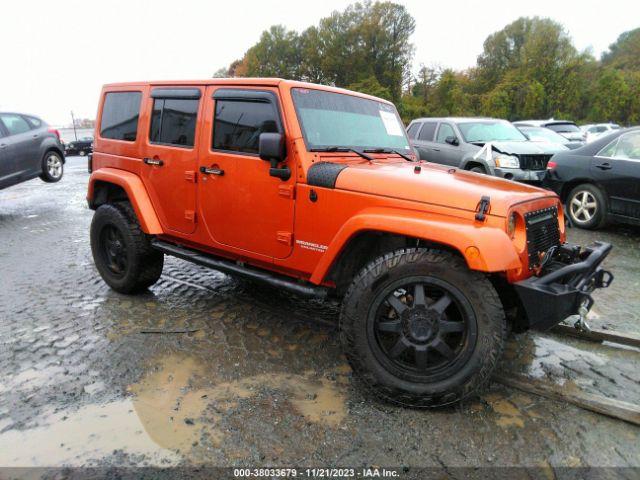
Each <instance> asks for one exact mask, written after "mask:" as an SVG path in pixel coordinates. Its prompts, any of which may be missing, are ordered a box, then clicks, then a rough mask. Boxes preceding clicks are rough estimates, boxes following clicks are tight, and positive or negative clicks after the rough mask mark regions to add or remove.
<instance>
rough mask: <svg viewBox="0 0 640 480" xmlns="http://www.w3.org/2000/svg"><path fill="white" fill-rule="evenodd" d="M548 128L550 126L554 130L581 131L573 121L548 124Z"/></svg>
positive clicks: (565, 131)
mask: <svg viewBox="0 0 640 480" xmlns="http://www.w3.org/2000/svg"><path fill="white" fill-rule="evenodd" d="M547 128H550V129H551V130H553V131H554V132H563V133H567V132H579V131H580V129H579V128H578V127H577V126H575V125H574V124H573V123H551V124H549V125H547Z"/></svg>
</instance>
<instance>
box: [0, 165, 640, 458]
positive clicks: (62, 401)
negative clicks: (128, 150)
mask: <svg viewBox="0 0 640 480" xmlns="http://www.w3.org/2000/svg"><path fill="white" fill-rule="evenodd" d="M87 178H88V175H87V173H86V165H85V163H84V161H82V160H80V159H79V158H71V159H70V160H69V163H68V165H67V171H66V175H65V177H64V179H63V180H62V181H61V182H60V183H58V184H54V185H46V184H44V183H42V182H40V181H39V180H34V181H31V182H28V183H25V184H22V185H19V186H16V187H13V188H10V189H6V190H4V191H1V192H0V466H60V465H70V466H80V465H84V466H86V465H94V466H132V465H135V466H140V465H150V466H154V465H156V466H170V465H217V466H232V465H250V466H267V465H278V466H286V465H297V466H301V465H305V466H309V465H316V466H327V465H351V466H360V465H371V464H373V465H385V466H400V467H401V466H408V465H409V466H436V467H441V468H444V469H445V470H446V469H447V468H450V467H455V466H474V467H476V466H487V465H492V466H495V465H500V466H503V465H508V466H513V465H524V466H539V467H550V466H551V467H560V466H640V428H639V427H637V426H633V425H631V424H628V423H625V422H623V421H619V420H615V419H611V418H608V417H604V416H601V415H598V414H595V413H590V412H587V411H584V410H581V409H579V408H577V407H573V406H570V405H568V404H564V403H561V402H555V401H550V400H546V399H544V398H541V397H537V396H535V395H531V394H527V393H523V392H520V391H517V390H512V389H508V388H506V387H503V386H501V385H498V384H493V385H492V386H491V387H490V388H489V389H488V390H487V391H486V392H484V393H483V394H482V396H480V397H478V398H474V399H471V400H469V401H466V402H465V403H463V404H462V405H458V406H456V407H453V408H449V409H444V410H436V411H420V410H409V409H403V408H397V407H392V406H389V405H385V404H382V403H379V402H377V401H375V400H373V399H372V398H371V397H370V396H368V395H367V394H366V393H365V392H363V391H362V390H361V389H360V388H359V387H358V385H357V383H356V382H355V381H354V379H353V377H352V373H351V370H350V368H349V366H348V365H347V364H346V362H345V359H344V357H343V356H342V354H341V352H340V348H339V345H338V341H337V335H336V332H337V328H336V325H337V305H333V304H323V303H319V302H313V301H305V300H300V299H299V298H295V297H291V296H288V295H284V294H281V293H279V292H277V291H275V290H273V289H271V288H266V287H257V286H254V285H252V284H250V283H246V282H243V281H238V280H235V279H232V278H230V277H228V276H226V275H224V274H221V273H217V272H214V271H210V270H206V269H204V268H201V267H198V266H194V265H191V264H187V263H185V262H183V261H180V260H177V259H173V258H168V259H167V261H166V263H165V269H164V273H163V276H162V278H161V280H160V282H158V284H157V285H155V286H154V287H153V288H151V290H150V291H149V292H148V293H146V294H143V295H140V296H135V297H128V296H123V295H120V294H117V293H115V292H113V291H111V290H109V289H108V288H107V287H106V285H105V284H104V283H103V282H102V281H101V280H100V278H99V276H98V274H97V272H96V270H95V269H94V267H93V262H92V260H91V255H90V250H89V244H88V228H89V223H90V220H91V214H92V212H91V211H89V210H88V209H87V207H86V204H85V201H84V196H85V188H86V182H87ZM569 236H570V240H571V241H574V242H579V243H590V242H592V241H593V240H595V239H604V240H607V241H610V242H612V243H613V244H614V245H615V249H614V251H613V253H612V254H611V256H610V257H609V259H608V260H607V262H606V265H607V267H608V268H610V269H611V270H613V271H614V273H615V275H616V280H615V282H614V284H613V285H612V287H611V288H610V289H608V290H606V291H601V292H598V293H596V295H595V298H596V306H595V307H594V311H593V313H592V315H591V323H592V324H593V325H594V326H597V327H606V328H610V329H615V330H619V331H625V332H640V248H639V242H640V229H633V228H628V227H609V228H608V229H607V230H604V231H601V232H597V233H593V232H586V231H578V230H571V231H570V234H569ZM501 371H502V373H501V374H503V375H509V374H514V373H516V374H518V375H526V376H528V377H529V378H531V379H532V380H535V379H541V380H544V381H549V382H555V383H557V384H559V385H563V386H564V387H566V388H567V389H576V388H577V389H581V390H584V391H588V392H591V393H596V394H599V395H603V396H607V397H611V398H617V399H621V400H626V401H629V402H633V403H636V404H639V403H640V351H639V350H634V349H632V348H624V349H623V348H619V347H617V346H614V345H607V344H604V345H600V344H593V343H587V342H585V341H581V340H576V339H570V338H567V337H560V336H555V335H552V334H544V335H543V334H525V335H518V336H514V337H513V338H511V339H510V341H509V344H508V346H507V351H506V354H505V358H504V361H503V363H502V366H501Z"/></svg>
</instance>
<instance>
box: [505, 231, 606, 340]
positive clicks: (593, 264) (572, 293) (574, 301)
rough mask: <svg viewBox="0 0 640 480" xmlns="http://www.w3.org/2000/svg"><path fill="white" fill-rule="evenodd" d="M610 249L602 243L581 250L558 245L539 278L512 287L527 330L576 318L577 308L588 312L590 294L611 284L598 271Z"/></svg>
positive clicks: (590, 302) (600, 269) (544, 327)
mask: <svg viewBox="0 0 640 480" xmlns="http://www.w3.org/2000/svg"><path fill="white" fill-rule="evenodd" d="M611 248H612V247H611V244H609V243H604V242H596V243H595V245H594V246H592V247H588V248H585V249H582V248H581V247H578V246H575V245H569V244H565V245H562V246H561V247H560V248H558V249H557V250H556V251H555V252H553V253H552V254H551V257H550V261H548V262H546V265H545V266H544V267H543V271H542V275H541V276H537V277H530V278H528V279H526V280H522V281H520V282H516V283H515V284H514V287H515V289H516V292H517V294H518V296H519V297H520V302H521V303H522V306H523V308H524V313H525V315H526V319H527V323H528V327H529V328H533V329H536V330H546V329H548V328H551V327H553V326H554V325H556V324H558V323H559V322H561V321H562V320H564V319H565V318H567V317H570V316H571V315H577V314H578V310H579V309H580V307H581V306H584V307H585V308H586V309H587V310H589V309H591V307H592V306H593V299H592V298H591V295H590V294H591V292H593V291H594V290H595V289H596V288H606V287H608V286H609V285H610V284H611V282H612V281H613V275H612V274H611V272H608V271H607V270H603V269H602V268H600V264H601V263H602V261H603V260H604V259H605V258H606V257H607V255H609V252H610V251H611Z"/></svg>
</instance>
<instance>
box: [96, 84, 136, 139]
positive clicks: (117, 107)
mask: <svg viewBox="0 0 640 480" xmlns="http://www.w3.org/2000/svg"><path fill="white" fill-rule="evenodd" d="M141 100H142V92H109V93H107V94H106V95H105V97H104V104H103V107H102V119H101V121H100V136H101V137H102V138H110V139H113V140H124V141H128V142H134V141H135V140H136V136H137V132H138V119H139V118H140V101H141Z"/></svg>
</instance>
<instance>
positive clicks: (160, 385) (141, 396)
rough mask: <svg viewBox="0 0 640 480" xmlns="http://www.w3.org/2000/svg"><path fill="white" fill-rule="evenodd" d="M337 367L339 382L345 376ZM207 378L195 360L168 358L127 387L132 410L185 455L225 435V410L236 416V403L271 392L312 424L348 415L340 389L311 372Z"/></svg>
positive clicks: (163, 441) (164, 443)
mask: <svg viewBox="0 0 640 480" xmlns="http://www.w3.org/2000/svg"><path fill="white" fill-rule="evenodd" d="M341 368H342V373H341V372H336V376H337V377H338V381H339V380H340V378H344V375H345V374H346V372H345V370H344V367H341ZM340 375H342V377H341V376H340ZM211 376H212V374H211V372H209V371H207V369H206V368H205V367H204V366H203V365H202V364H199V363H197V362H196V361H195V360H194V359H193V358H190V357H179V356H171V357H167V358H165V359H163V360H162V362H161V364H160V368H159V369H158V370H157V371H155V372H153V373H151V374H149V375H148V376H147V377H145V378H144V379H143V380H142V381H141V382H140V383H138V384H136V385H132V386H131V387H130V388H129V391H130V392H131V393H133V394H134V397H133V405H134V408H135V410H136V413H137V414H138V416H139V418H140V420H141V421H142V423H143V425H144V426H145V430H146V432H147V433H148V434H149V436H150V437H151V438H152V439H153V440H154V441H155V442H156V443H157V444H158V445H161V446H162V447H164V448H169V449H171V450H178V451H181V452H183V453H188V452H189V450H191V449H192V447H194V446H196V445H198V444H199V443H200V442H201V441H203V440H204V441H210V442H211V443H212V444H213V446H214V447H216V446H219V445H220V443H221V441H222V439H223V438H224V436H225V428H224V421H223V414H224V415H234V414H235V413H234V412H233V410H234V409H235V408H236V407H237V406H238V402H239V401H241V400H248V399H251V398H255V397H258V396H261V395H269V394H270V393H271V392H273V391H277V392H282V393H284V394H285V396H286V400H287V401H288V402H289V403H290V404H291V405H292V406H293V408H294V412H293V414H297V415H301V416H303V417H304V418H305V419H306V420H308V421H310V422H313V423H317V424H320V425H324V426H326V427H329V428H335V427H337V426H339V425H340V424H341V423H342V421H343V420H344V418H345V416H346V406H345V400H346V399H345V397H344V395H343V394H342V393H341V388H342V387H341V386H340V385H338V384H337V382H333V381H329V380H327V379H326V378H324V377H323V378H319V379H316V378H315V377H316V374H315V373H314V372H305V373H304V374H302V375H291V374H278V373H268V374H260V375H255V376H250V377H244V378H240V379H238V380H234V381H229V382H220V383H217V384H215V385H210V381H211ZM261 408H263V407H262V406H261ZM237 414H238V415H245V414H246V413H241V412H238V413H237ZM258 414H259V413H258Z"/></svg>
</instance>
